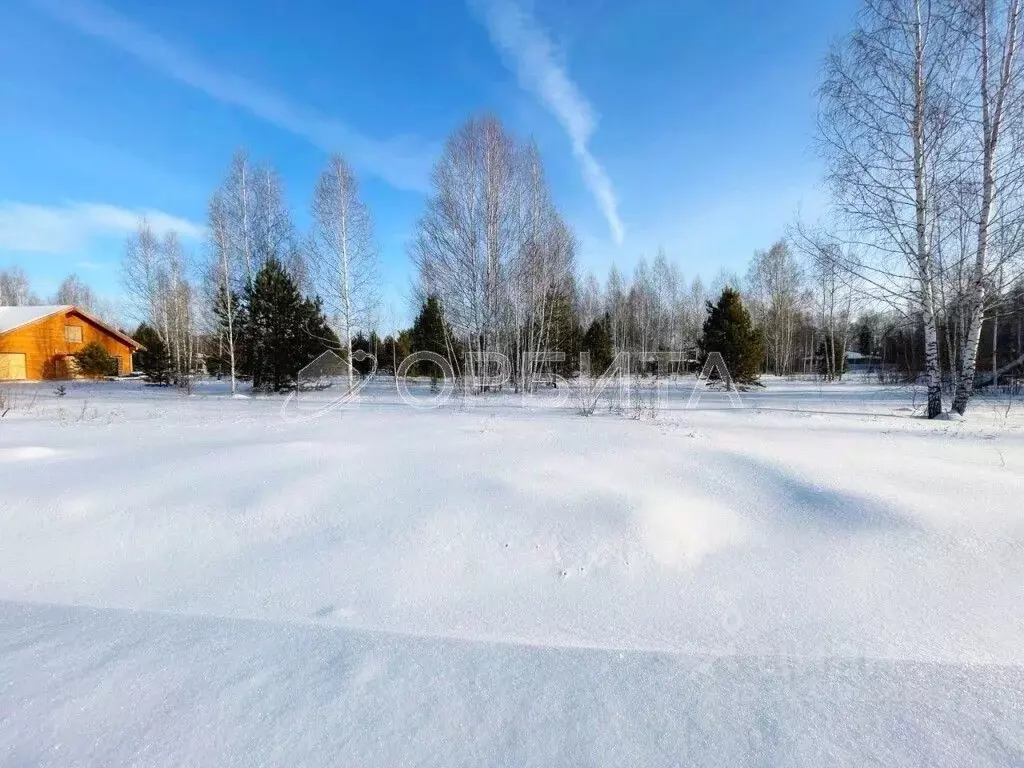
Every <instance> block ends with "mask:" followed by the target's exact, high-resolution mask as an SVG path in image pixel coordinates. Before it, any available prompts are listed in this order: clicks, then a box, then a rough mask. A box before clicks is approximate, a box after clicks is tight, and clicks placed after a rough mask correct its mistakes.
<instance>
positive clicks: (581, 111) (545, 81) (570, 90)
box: [470, 0, 625, 244]
mask: <svg viewBox="0 0 1024 768" xmlns="http://www.w3.org/2000/svg"><path fill="white" fill-rule="evenodd" d="M470 3H471V5H472V6H474V7H475V8H477V10H478V12H479V13H480V14H481V15H482V16H483V19H484V21H485V23H486V26H487V31H488V33H489V34H490V37H491V42H492V43H493V44H494V47H495V48H496V49H497V50H498V51H499V52H500V53H501V55H502V57H503V59H504V60H505V63H506V65H507V66H508V67H509V68H510V69H512V70H514V71H515V72H516V75H517V77H518V78H519V84H520V86H522V87H523V88H524V89H525V90H528V91H530V92H532V93H533V94H534V95H536V96H537V97H538V98H539V99H540V100H541V102H542V103H543V104H544V105H545V106H546V107H547V109H548V110H549V111H550V112H551V114H553V115H554V116H555V118H556V119H557V120H558V122H559V123H561V125H562V128H563V129H564V130H565V132H566V134H567V135H568V136H569V141H570V143H571V144H572V151H573V154H574V155H575V157H576V161H577V163H578V164H579V166H580V171H581V172H582V173H583V180H584V182H585V183H586V185H587V188H588V189H589V190H590V192H591V194H592V195H593V196H594V198H595V199H596V200H597V204H598V205H599V206H600V208H601V212H602V213H603V214H604V217H605V219H606V220H607V222H608V226H609V228H610V229H611V232H612V237H613V238H614V239H615V242H616V243H617V244H621V243H622V240H623V237H624V235H625V230H624V228H623V226H622V219H621V218H619V205H618V201H617V199H616V197H615V189H614V187H613V186H612V181H611V179H610V178H609V177H608V173H607V172H606V171H605V169H604V167H603V166H602V165H601V164H600V163H599V162H598V161H597V159H596V158H595V157H594V156H593V154H591V152H590V149H589V143H590V139H591V137H592V136H593V134H594V130H595V128H596V125H597V118H596V116H595V114H594V110H593V107H591V105H590V102H589V101H587V99H586V97H585V96H584V95H583V94H582V93H581V92H580V89H579V88H578V87H577V85H576V83H575V82H573V80H572V79H571V78H570V77H569V73H568V71H567V69H566V66H565V63H564V62H563V61H562V57H561V56H560V55H559V54H558V52H557V51H556V50H555V48H554V45H553V44H552V42H551V39H550V37H549V36H548V34H547V32H545V30H543V29H542V28H541V27H540V26H539V25H538V24H537V22H536V20H535V19H534V18H533V16H532V15H531V14H530V13H529V12H528V11H527V10H526V9H525V8H523V6H521V5H520V4H519V2H518V1H517V0H470Z"/></svg>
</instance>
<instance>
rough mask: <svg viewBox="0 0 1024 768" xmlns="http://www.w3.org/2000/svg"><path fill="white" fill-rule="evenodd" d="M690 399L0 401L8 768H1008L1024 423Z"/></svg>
mask: <svg viewBox="0 0 1024 768" xmlns="http://www.w3.org/2000/svg"><path fill="white" fill-rule="evenodd" d="M691 388H692V383H691V382H685V381H684V382H680V383H677V384H670V385H667V386H666V387H665V390H664V392H663V398H662V408H661V410H660V412H659V414H658V417H657V418H656V419H654V420H650V419H644V420H640V421H633V420H631V419H629V418H627V417H624V416H622V415H616V414H611V413H607V412H606V411H604V410H599V412H598V414H597V415H595V416H594V417H591V418H583V417H580V416H577V415H576V414H575V412H574V410H573V408H572V407H571V404H566V405H565V406H564V407H562V408H556V407H549V406H553V405H554V402H553V398H555V397H557V394H558V393H553V392H546V393H544V394H543V395H542V396H540V397H539V398H536V399H534V400H531V401H528V402H527V403H526V404H525V405H524V403H523V401H522V400H521V399H520V398H517V397H515V396H511V395H507V396H487V397H483V398H475V399H473V400H471V401H470V402H469V404H468V405H466V404H461V403H456V402H454V401H453V403H452V404H450V405H449V406H447V407H444V408H441V409H438V410H433V411H422V410H416V409H413V408H409V407H407V406H405V405H403V404H402V403H401V401H400V399H399V398H398V396H397V395H396V394H395V392H394V389H393V388H389V387H388V386H387V385H386V384H384V383H378V384H374V385H372V386H371V387H369V388H367V389H366V390H364V392H363V394H362V395H361V396H360V397H359V398H358V399H357V401H356V402H354V403H352V404H350V405H348V406H346V407H345V408H343V409H339V410H336V411H331V412H329V413H327V414H326V415H324V416H322V417H321V418H317V419H313V420H300V421H295V420H292V419H284V418H282V415H281V410H280V409H281V398H269V397H254V398H251V399H242V398H231V397H230V395H228V394H227V392H226V389H225V388H224V386H223V385H222V384H206V385H202V386H200V387H199V388H198V389H197V393H196V394H195V395H193V396H192V397H190V398H185V397H183V396H180V395H178V394H176V393H174V392H169V391H164V390H159V389H154V388H148V387H144V386H142V385H140V384H137V383H130V384H129V383H119V384H112V385H84V384H73V385H71V386H70V387H69V391H68V395H67V396H66V397H63V398H58V397H56V396H55V395H54V393H53V387H52V386H50V385H28V386H22V387H16V389H18V393H17V394H18V402H19V404H20V407H19V408H17V409H15V410H14V411H12V412H11V413H10V414H9V415H8V416H7V417H6V418H5V419H4V420H3V421H0V490H2V495H3V499H4V510H3V513H2V514H0V550H2V556H0V601H3V602H0V764H4V765H8V764H10V765H122V764H132V765H167V766H171V765H211V766H225V765H228V766H230V765H281V766H286V765H287V766H293V765H324V766H327V765H366V766H371V765H373V766H376V765H445V766H449V765H516V766H520V765H537V766H558V765H565V766H578V765H665V766H669V765H673V766H675V765H721V766H735V765H750V764H756V765H806V766H821V765H837V764H841V765H871V764H884V765H930V766H934V765H949V766H953V765H1021V764H1022V763H1024V666H1022V665H1024V406H1022V405H1021V404H1019V403H1018V404H1017V405H1016V406H1011V407H1009V408H1008V407H1007V401H1006V400H1005V399H1003V400H997V399H994V398H993V399H988V400H980V401H979V402H978V403H977V404H976V405H975V407H974V408H973V409H972V411H970V412H969V414H968V418H967V420H965V421H963V422H948V421H946V422H941V423H937V422H932V423H928V422H925V421H922V420H920V419H917V418H914V413H915V408H916V407H917V406H919V405H920V403H921V399H920V394H918V396H917V399H916V401H915V397H914V393H913V392H912V391H911V390H904V389H897V388H884V387H881V386H878V385H870V384H841V385H829V386H819V385H817V384H813V383H809V382H803V383H800V382H785V381H768V387H767V389H765V390H764V391H763V392H757V393H751V394H747V395H745V396H744V404H745V405H746V406H747V407H746V408H743V409H739V410H736V409H732V408H730V407H729V402H728V400H726V399H725V398H724V397H723V396H720V395H713V394H711V395H705V396H703V397H702V399H701V402H700V403H699V406H698V408H697V409H696V410H686V409H685V408H684V405H685V404H686V402H687V400H688V399H689V396H690V392H691ZM424 394H426V393H424ZM317 397H319V398H320V399H321V402H317V401H316V398H317ZM329 397H330V395H329V394H328V393H321V394H320V395H316V396H310V397H308V398H307V399H306V402H305V403H303V402H302V401H301V398H300V404H299V410H298V411H293V412H292V413H291V416H295V415H296V414H298V415H302V414H306V415H308V414H312V413H316V412H319V410H320V409H321V408H322V406H323V405H324V404H326V402H327V401H328V400H329Z"/></svg>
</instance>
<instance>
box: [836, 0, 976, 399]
mask: <svg viewBox="0 0 1024 768" xmlns="http://www.w3.org/2000/svg"><path fill="white" fill-rule="evenodd" d="M954 32H955V30H954V27H953V24H952V23H951V19H950V17H949V13H948V8H947V6H946V4H945V2H944V1H943V0H934V1H933V0H865V2H864V7H863V11H862V13H861V15H860V18H859V21H858V25H857V27H856V29H855V30H854V32H853V34H852V35H851V36H850V38H849V39H848V40H847V41H845V43H844V44H843V45H842V46H840V47H839V48H838V49H836V50H835V51H834V52H833V54H832V55H831V56H830V58H829V60H828V64H827V68H826V78H825V83H824V86H823V88H822V112H821V117H820V136H821V139H822V146H823V149H824V154H825V156H826V158H827V161H828V164H829V175H830V180H831V182H832V184H833V189H834V192H835V198H836V202H837V205H838V209H839V212H840V214H841V216H842V218H843V220H844V223H845V224H846V225H847V226H848V227H849V230H850V233H851V234H850V238H851V239H856V240H859V241H860V242H861V243H862V244H863V246H864V247H865V248H866V249H868V250H869V253H870V255H871V259H870V260H869V259H864V260H862V261H861V263H860V264H859V267H860V268H861V271H862V272H863V273H865V274H866V276H867V279H869V280H870V281H871V282H873V283H875V284H876V285H877V286H879V287H880V288H884V289H885V290H886V291H888V292H889V294H890V295H891V296H902V297H904V298H905V299H910V300H912V301H913V302H914V304H915V305H916V307H918V309H919V311H920V315H921V318H922V322H923V326H924V343H925V375H926V380H927V387H928V406H927V415H928V417H929V418H934V417H936V416H938V415H939V414H940V413H941V412H942V375H941V367H940V360H939V345H938V327H937V309H938V308H937V303H936V270H935V263H934V254H933V245H934V244H933V237H934V235H935V230H936V219H937V206H936V200H935V197H934V196H933V194H932V187H933V184H935V183H937V181H938V180H943V179H946V178H948V176H947V173H948V167H949V161H950V152H949V149H950V147H949V143H948V142H947V141H946V139H947V137H948V133H949V128H950V123H951V120H952V116H953V113H954V112H955V104H954V102H953V100H952V98H951V91H952V85H951V83H952V80H953V79H954V77H955V73H956V69H957V66H958V57H957V53H956V47H955V45H954V44H953V43H954V41H953V38H954Z"/></svg>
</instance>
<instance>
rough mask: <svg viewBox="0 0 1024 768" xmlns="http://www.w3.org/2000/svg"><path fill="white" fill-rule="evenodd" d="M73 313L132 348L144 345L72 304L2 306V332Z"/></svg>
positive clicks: (0, 329) (0, 328)
mask: <svg viewBox="0 0 1024 768" xmlns="http://www.w3.org/2000/svg"><path fill="white" fill-rule="evenodd" d="M72 313H73V314H76V315H81V316H82V317H83V318H85V319H86V320H88V321H89V322H90V323H92V324H93V325H96V326H98V327H100V328H102V329H103V330H104V331H106V332H107V333H109V334H110V335H111V336H115V337H116V338H118V339H120V340H121V341H123V342H124V343H125V344H127V345H128V346H129V347H131V348H132V349H140V348H141V347H142V345H141V344H139V342H137V341H135V339H133V338H132V337H131V336H128V335H127V334H124V333H122V332H121V331H119V330H117V329H116V328H114V327H113V326H111V325H109V324H107V323H105V322H103V321H102V320H100V319H99V318H98V317H94V316H93V315H91V314H89V313H88V312H86V311H85V310H84V309H80V308H79V307H75V306H72V305H71V304H46V305H43V306H38V307H0V334H4V333H8V332H10V331H14V330H17V329H18V328H24V327H25V326H26V325H32V323H37V322H39V321H40V320H45V319H46V318H48V317H52V316H53V315H57V314H72Z"/></svg>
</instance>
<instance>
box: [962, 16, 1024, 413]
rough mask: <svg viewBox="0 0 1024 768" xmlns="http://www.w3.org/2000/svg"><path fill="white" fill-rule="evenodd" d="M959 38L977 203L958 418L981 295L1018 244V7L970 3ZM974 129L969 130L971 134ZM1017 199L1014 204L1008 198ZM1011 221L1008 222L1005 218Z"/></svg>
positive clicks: (1021, 169) (966, 393)
mask: <svg viewBox="0 0 1024 768" xmlns="http://www.w3.org/2000/svg"><path fill="white" fill-rule="evenodd" d="M965 5H966V12H965V13H964V14H963V18H964V21H965V24H964V26H965V30H966V31H965V34H966V36H967V38H968V47H969V50H970V51H971V54H972V55H971V57H970V60H969V71H970V70H973V71H971V72H970V73H971V74H972V75H973V77H971V78H970V79H969V80H968V82H969V83H970V84H971V86H972V87H971V88H970V90H969V91H968V93H967V94H966V95H965V99H964V100H965V102H966V103H965V110H964V114H965V116H966V117H965V121H966V123H967V124H968V128H969V135H970V136H971V137H972V138H974V139H975V142H976V146H975V151H974V152H972V153H971V154H970V155H969V158H970V159H971V160H972V162H971V166H972V167H971V168H970V169H968V171H967V176H968V178H970V179H971V181H972V183H971V184H970V185H969V187H968V188H969V189H970V190H971V191H972V192H974V197H976V200H975V201H973V202H974V205H973V206H972V208H973V209H974V210H975V211H976V242H975V247H974V259H973V265H972V266H971V268H970V271H969V274H970V277H969V285H968V286H967V291H966V293H965V297H964V299H965V300H964V306H963V311H962V317H963V318H964V321H965V332H964V337H963V340H962V343H961V345H959V347H958V350H959V355H958V358H957V359H956V361H955V363H956V366H957V376H956V391H955V394H954V397H953V405H952V409H953V410H954V411H956V412H957V413H960V414H963V413H964V411H965V410H966V409H967V403H968V401H969V400H970V397H971V394H972V392H973V388H974V376H975V371H976V368H977V360H978V346H979V341H980V339H981V326H982V319H983V316H984V312H985V305H986V294H987V289H988V286H989V285H990V284H991V283H992V281H993V279H994V278H995V276H996V273H997V272H998V271H999V270H1000V269H1001V268H1002V266H1003V264H1002V262H1003V260H1004V258H1007V257H1009V256H1011V255H1013V256H1016V254H1017V253H1018V251H1019V249H1020V247H1021V246H1022V245H1024V242H1022V241H1021V239H1020V238H1019V237H1018V236H1016V235H1017V234H1018V232H1019V229H1020V223H1019V222H1020V219H1021V208H1020V200H1019V196H1020V192H1021V184H1022V181H1024V158H1021V156H1020V154H1019V152H1015V151H1009V152H1008V151H1007V148H1006V146H1005V144H1006V133H1007V127H1009V129H1010V130H1011V131H1012V130H1015V129H1016V130H1019V129H1020V124H1021V122H1022V118H1024V113H1022V103H1021V96H1022V93H1021V65H1020V35H1021V4H1020V0H972V1H971V2H969V3H965ZM970 129H973V130H970ZM1012 149H1016V148H1012ZM1015 197H1016V198H1017V199H1016V200H1015V199H1014V198H1015ZM1011 217H1012V218H1011ZM1011 229H1013V230H1016V231H1015V232H1014V235H1013V236H1011V237H1010V239H1011V240H1012V242H1010V243H1006V244H1005V245H1008V246H1009V247H1007V248H1004V249H1003V251H1002V254H1000V253H999V252H998V251H996V252H995V253H993V250H994V249H993V247H992V240H993V236H994V235H995V234H996V233H997V232H999V231H1000V230H1002V231H1003V234H1004V235H1009V234H1010V233H1009V230H1011Z"/></svg>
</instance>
